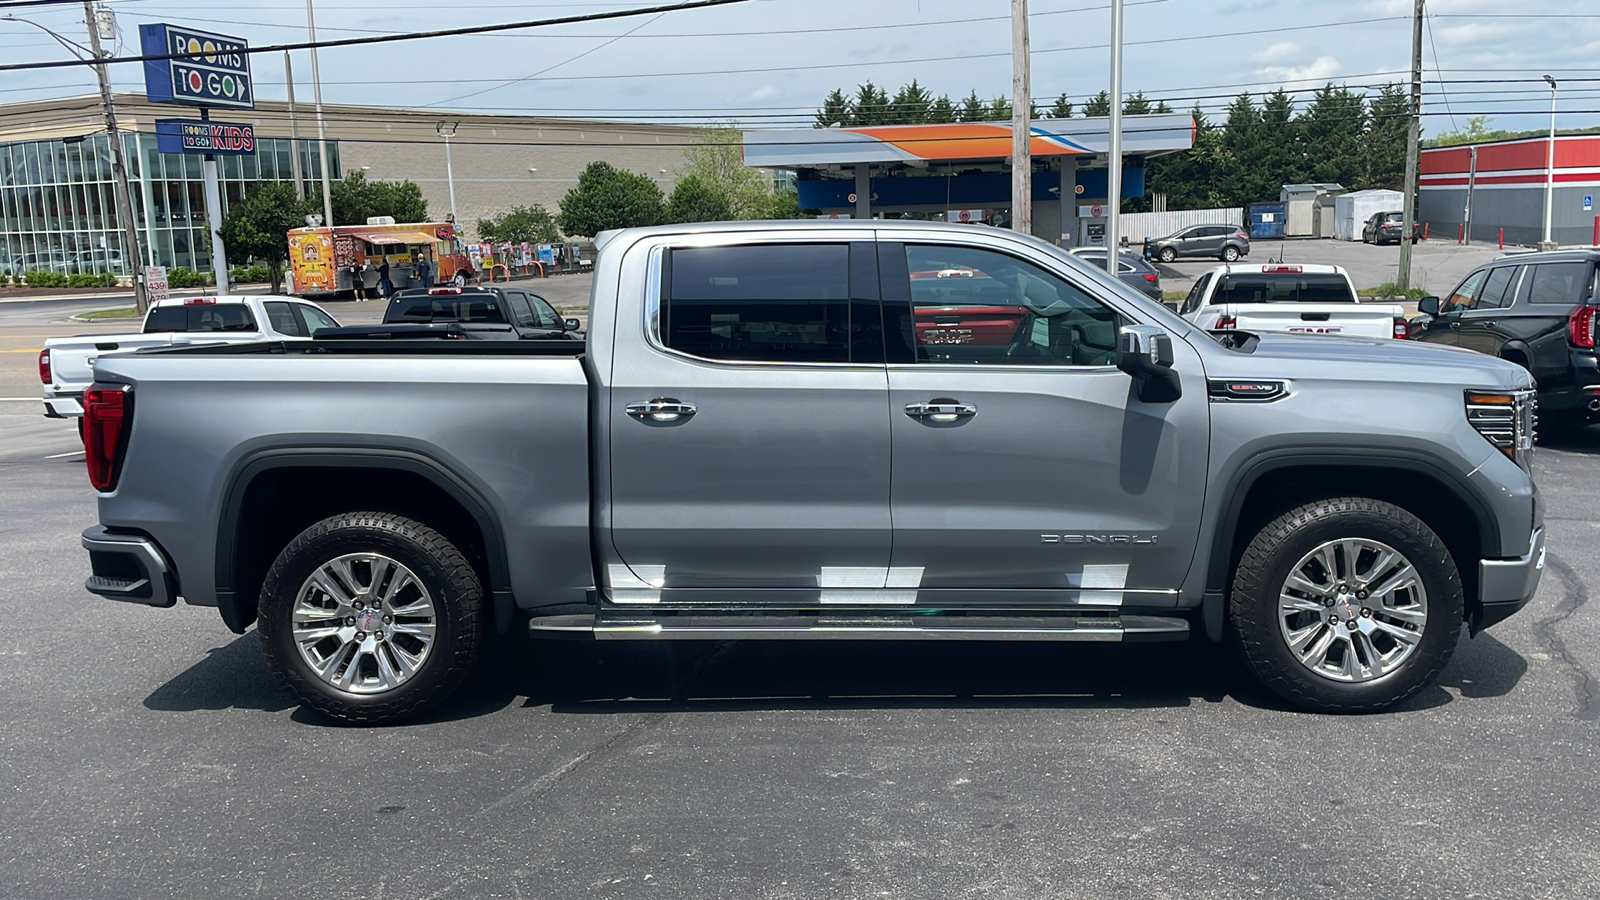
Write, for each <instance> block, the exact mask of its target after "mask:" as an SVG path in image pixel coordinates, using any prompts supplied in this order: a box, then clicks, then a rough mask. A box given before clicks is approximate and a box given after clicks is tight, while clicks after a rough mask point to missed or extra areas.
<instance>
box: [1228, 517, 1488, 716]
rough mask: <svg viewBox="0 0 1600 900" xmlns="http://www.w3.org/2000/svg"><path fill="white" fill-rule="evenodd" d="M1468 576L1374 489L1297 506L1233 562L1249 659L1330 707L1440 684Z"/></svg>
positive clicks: (1358, 706)
mask: <svg viewBox="0 0 1600 900" xmlns="http://www.w3.org/2000/svg"><path fill="white" fill-rule="evenodd" d="M1462 604H1463V597H1462V589H1461V576H1460V573H1459V572H1458V571H1457V569H1456V564H1455V560H1454V559H1453V558H1452V557H1451V556H1450V551H1449V550H1448V549H1447V548H1446V547H1445V546H1444V543H1443V542H1442V541H1440V540H1439V536H1438V535H1436V534H1434V532H1433V530H1432V529H1431V528H1429V527H1428V526H1427V525H1426V524H1425V523H1424V522H1422V520H1420V519H1418V518H1417V517H1416V516H1413V515H1411V514H1410V513H1408V512H1406V511H1405V510H1403V509H1400V508H1399V507H1397V506H1394V505H1392V504H1389V503H1384V502H1382V501H1379V500H1372V499H1369V498H1364V497H1339V498H1333V499H1328V500H1319V501H1316V502H1314V503H1308V504H1306V505H1305V506H1301V507H1299V508H1297V509H1293V510H1290V511H1289V512H1286V513H1284V514H1283V515H1281V516H1279V517H1278V518H1276V519H1274V520H1273V521H1272V522H1270V523H1269V524H1268V525H1267V526H1266V527H1265V528H1262V529H1261V531H1260V532H1258V533H1257V534H1256V536H1255V538H1254V539H1253V540H1251V541H1250V545H1249V546H1248V547H1246V548H1245V551H1244V555H1243V556H1242V557H1241V558H1240V560H1239V565H1238V567H1237V569H1236V570H1235V572H1234V585H1233V596H1232V598H1231V599H1230V602H1229V607H1228V610H1229V618H1230V620H1231V622H1232V623H1233V628H1234V630H1235V633H1236V634H1237V637H1238V643H1239V648H1240V650H1241V652H1242V653H1243V656H1244V659H1245V662H1246V663H1247V664H1248V665H1249V667H1250V668H1251V670H1252V671H1254V672H1255V674H1256V676H1257V677H1258V678H1259V679H1261V682H1262V684H1264V685H1266V686H1267V687H1268V688H1270V689H1271V690H1272V691H1273V692H1275V693H1277V694H1278V695H1279V696H1281V697H1283V698H1284V699H1286V700H1288V701H1290V702H1291V703H1293V704H1295V705H1296V706H1299V707H1301V708H1303V709H1308V710H1315V711H1319V712H1370V711H1374V710H1380V709H1383V708H1385V707H1388V706H1391V705H1393V704H1395V703H1398V702H1400V701H1401V700H1404V699H1406V698H1407V697H1410V696H1411V695H1413V694H1415V693H1416V692H1417V691H1419V690H1421V689H1422V688H1424V687H1426V686H1427V685H1429V684H1431V683H1432V682H1433V680H1434V678H1435V677H1437V676H1438V674H1439V672H1440V670H1442V669H1443V668H1444V666H1445V663H1447V662H1449V661H1450V655H1451V653H1453V652H1454V651H1455V646H1456V640H1457V638H1458V637H1459V635H1460V631H1461V622H1462Z"/></svg>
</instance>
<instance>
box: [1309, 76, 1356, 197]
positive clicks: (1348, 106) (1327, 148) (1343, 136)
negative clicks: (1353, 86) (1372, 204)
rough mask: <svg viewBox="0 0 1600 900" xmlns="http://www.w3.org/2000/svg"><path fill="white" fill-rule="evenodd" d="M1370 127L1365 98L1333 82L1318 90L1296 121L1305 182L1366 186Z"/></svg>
mask: <svg viewBox="0 0 1600 900" xmlns="http://www.w3.org/2000/svg"><path fill="white" fill-rule="evenodd" d="M1366 124H1367V108H1366V96H1365V95H1363V94H1358V93H1356V92H1355V91H1352V90H1350V89H1349V88H1344V87H1335V86H1334V85H1333V84H1332V83H1331V82H1330V83H1328V84H1325V85H1323V86H1322V87H1321V88H1320V89H1318V90H1317V92H1316V94H1315V95H1314V96H1313V97H1312V100H1311V105H1309V106H1307V107H1306V109H1305V112H1303V113H1301V114H1300V116H1299V117H1298V118H1297V119H1296V125H1297V137H1298V138H1299V139H1300V140H1301V141H1302V142H1303V144H1302V147H1301V152H1302V153H1303V157H1304V158H1303V159H1302V161H1301V165H1302V169H1301V172H1302V174H1303V175H1304V177H1305V180H1306V181H1320V182H1332V183H1335V184H1341V185H1344V186H1345V187H1357V186H1364V184H1363V183H1364V182H1365V180H1366V159H1365V155H1366V148H1365V143H1366V142H1365V138H1364V134H1365V132H1366Z"/></svg>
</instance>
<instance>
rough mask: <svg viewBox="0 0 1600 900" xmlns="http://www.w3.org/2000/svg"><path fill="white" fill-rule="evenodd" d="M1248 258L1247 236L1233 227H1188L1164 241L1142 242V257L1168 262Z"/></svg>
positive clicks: (1224, 260) (1149, 239)
mask: <svg viewBox="0 0 1600 900" xmlns="http://www.w3.org/2000/svg"><path fill="white" fill-rule="evenodd" d="M1249 255H1250V235H1248V234H1245V231H1244V229H1243V228H1240V227H1239V226H1237V225H1190V226H1189V227H1188V228H1180V229H1178V230H1177V231H1175V232H1173V233H1172V234H1169V235H1167V236H1166V237H1164V238H1145V239H1144V258H1145V259H1159V260H1161V261H1162V262H1168V263H1169V262H1172V261H1173V260H1175V259H1178V258H1180V257H1186V256H1191V257H1192V256H1203V257H1212V258H1216V259H1220V260H1222V261H1223V262H1233V261H1234V260H1236V259H1238V258H1240V257H1241V256H1249Z"/></svg>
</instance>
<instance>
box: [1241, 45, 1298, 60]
mask: <svg viewBox="0 0 1600 900" xmlns="http://www.w3.org/2000/svg"><path fill="white" fill-rule="evenodd" d="M1299 54H1300V45H1299V44H1296V43H1295V42H1294V41H1279V42H1277V43H1276V44H1273V45H1272V46H1270V47H1267V48H1266V49H1264V50H1257V51H1256V52H1255V53H1252V54H1250V58H1251V59H1253V60H1255V61H1256V62H1258V63H1281V62H1289V61H1290V60H1293V59H1294V58H1295V57H1297V56H1298V55H1299Z"/></svg>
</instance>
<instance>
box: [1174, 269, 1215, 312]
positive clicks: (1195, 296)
mask: <svg viewBox="0 0 1600 900" xmlns="http://www.w3.org/2000/svg"><path fill="white" fill-rule="evenodd" d="M1210 283H1211V273H1210V272H1207V273H1206V274H1204V275H1201V276H1200V280H1199V281H1196V282H1195V283H1194V287H1192V288H1190V289H1189V296H1187V297H1185V298H1183V309H1182V310H1181V311H1180V315H1185V316H1187V315H1188V314H1190V313H1192V312H1195V311H1196V310H1198V309H1199V308H1200V300H1201V299H1202V298H1204V297H1205V295H1206V286H1207V285H1209V284H1210Z"/></svg>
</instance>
